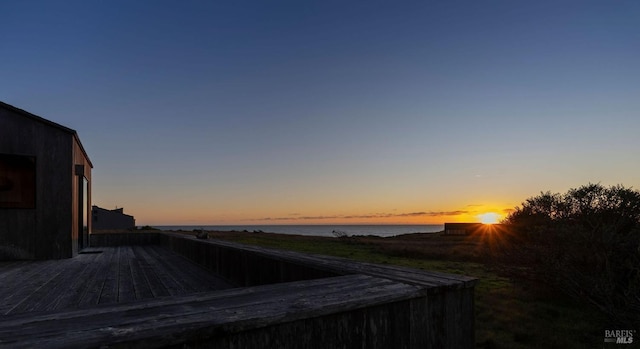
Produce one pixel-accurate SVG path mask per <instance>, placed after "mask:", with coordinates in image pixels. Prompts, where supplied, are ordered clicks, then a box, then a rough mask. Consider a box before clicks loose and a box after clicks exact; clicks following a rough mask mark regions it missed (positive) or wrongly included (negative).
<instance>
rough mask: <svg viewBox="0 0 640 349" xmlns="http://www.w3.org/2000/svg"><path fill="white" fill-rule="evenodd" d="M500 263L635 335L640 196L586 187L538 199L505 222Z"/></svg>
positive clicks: (639, 314)
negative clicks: (587, 305)
mask: <svg viewBox="0 0 640 349" xmlns="http://www.w3.org/2000/svg"><path fill="white" fill-rule="evenodd" d="M504 223H506V225H507V227H508V230H507V232H508V234H505V235H504V237H503V239H504V240H505V241H504V242H505V243H504V244H503V245H501V246H500V247H501V249H500V256H499V257H500V258H501V259H500V262H501V264H503V265H508V266H510V271H511V272H512V273H513V275H514V276H516V277H519V278H527V279H529V280H530V281H535V282H541V283H544V284H546V285H549V286H550V287H553V288H554V289H557V290H559V291H561V292H563V293H565V294H567V295H569V296H571V297H572V298H574V299H576V300H578V301H580V302H584V303H588V304H591V305H593V306H596V307H597V308H598V309H600V310H601V311H602V312H604V313H605V314H606V315H607V316H608V317H609V318H610V319H611V320H612V322H614V323H615V324H616V325H617V326H621V327H623V328H629V329H640V192H638V191H636V190H632V189H629V188H625V187H623V186H612V187H608V188H607V187H604V186H602V185H600V184H589V185H585V186H582V187H580V188H578V189H571V190H569V191H568V192H567V193H565V194H552V193H550V192H546V193H541V194H540V195H539V196H536V197H532V198H529V199H527V201H525V202H524V203H523V204H522V206H521V207H517V208H516V209H515V211H514V212H512V213H511V214H510V215H509V216H508V217H507V218H506V219H505V222H504Z"/></svg>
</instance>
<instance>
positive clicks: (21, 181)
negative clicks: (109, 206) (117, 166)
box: [0, 102, 93, 259]
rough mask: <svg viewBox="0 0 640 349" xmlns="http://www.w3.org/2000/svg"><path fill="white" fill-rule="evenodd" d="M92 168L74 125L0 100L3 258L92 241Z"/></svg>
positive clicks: (53, 253)
mask: <svg viewBox="0 0 640 349" xmlns="http://www.w3.org/2000/svg"><path fill="white" fill-rule="evenodd" d="M92 168H93V165H92V164H91V161H90V160H89V157H88V156H87V153H86V152H85V150H84V148H83V147H82V143H80V139H79V138H78V134H77V133H76V131H74V130H72V129H70V128H67V127H65V126H62V125H59V124H56V123H55V122H51V121H49V120H46V119H43V118H41V117H39V116H36V115H33V114H31V113H29V112H26V111H24V110H21V109H18V108H15V107H13V106H11V105H8V104H5V103H2V102H0V259H59V258H70V257H73V256H75V255H76V254H77V253H78V251H79V250H81V249H82V248H84V247H88V245H89V233H90V231H91V220H90V219H89V218H90V217H89V210H90V208H91V169H92Z"/></svg>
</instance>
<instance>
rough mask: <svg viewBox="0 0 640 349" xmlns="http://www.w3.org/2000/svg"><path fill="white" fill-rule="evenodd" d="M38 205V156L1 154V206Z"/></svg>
mask: <svg viewBox="0 0 640 349" xmlns="http://www.w3.org/2000/svg"><path fill="white" fill-rule="evenodd" d="M35 207H36V158H35V157H33V156H21V155H9V154H0V208H35Z"/></svg>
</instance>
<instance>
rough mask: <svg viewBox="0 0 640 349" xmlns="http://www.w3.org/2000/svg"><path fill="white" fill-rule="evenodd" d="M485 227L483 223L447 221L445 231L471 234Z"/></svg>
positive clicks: (446, 232) (453, 233)
mask: <svg viewBox="0 0 640 349" xmlns="http://www.w3.org/2000/svg"><path fill="white" fill-rule="evenodd" d="M482 227H484V224H482V223H445V224H444V233H445V234H452V235H466V234H471V233H474V232H476V231H478V230H479V229H481V228H482Z"/></svg>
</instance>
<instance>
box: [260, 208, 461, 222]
mask: <svg viewBox="0 0 640 349" xmlns="http://www.w3.org/2000/svg"><path fill="white" fill-rule="evenodd" d="M467 213H469V211H463V210H458V211H428V212H425V211H421V212H407V213H374V214H369V215H332V216H296V217H264V218H258V219H253V220H255V221H295V220H327V219H373V218H394V217H439V216H457V215H461V214H467Z"/></svg>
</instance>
